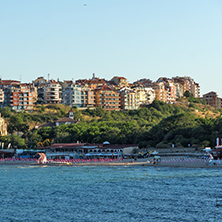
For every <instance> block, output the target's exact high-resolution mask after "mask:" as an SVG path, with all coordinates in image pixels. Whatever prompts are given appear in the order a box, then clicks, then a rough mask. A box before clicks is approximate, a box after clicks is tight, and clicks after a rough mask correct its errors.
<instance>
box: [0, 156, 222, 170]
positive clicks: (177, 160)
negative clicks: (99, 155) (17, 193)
mask: <svg viewBox="0 0 222 222" xmlns="http://www.w3.org/2000/svg"><path fill="white" fill-rule="evenodd" d="M5 164H6V165H36V166H41V165H48V166H58V165H63V166H147V167H148V166H153V167H186V168H216V167H217V168H218V167H222V161H220V160H215V161H214V163H211V164H210V162H209V160H206V159H201V158H197V157H190V158H188V157H184V156H178V157H174V156H173V157H170V156H167V157H161V159H159V160H155V161H154V159H153V158H152V157H149V158H139V159H136V160H135V159H122V158H121V159H100V160H98V159H88V160H78V159H76V160H75V159H72V160H60V161H58V160H57V161H48V162H47V163H45V164H39V163H37V160H36V159H24V158H23V159H15V158H6V159H0V165H5Z"/></svg>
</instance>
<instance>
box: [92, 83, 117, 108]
mask: <svg viewBox="0 0 222 222" xmlns="http://www.w3.org/2000/svg"><path fill="white" fill-rule="evenodd" d="M94 93H95V106H97V107H101V108H104V109H106V110H116V111H119V110H120V94H119V92H117V91H116V90H114V89H112V88H110V87H108V86H102V87H99V88H97V89H95V91H94Z"/></svg>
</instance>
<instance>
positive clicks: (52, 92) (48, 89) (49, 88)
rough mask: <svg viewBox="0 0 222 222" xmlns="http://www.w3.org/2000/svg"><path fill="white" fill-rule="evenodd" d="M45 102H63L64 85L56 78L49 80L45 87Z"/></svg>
mask: <svg viewBox="0 0 222 222" xmlns="http://www.w3.org/2000/svg"><path fill="white" fill-rule="evenodd" d="M43 91H44V102H45V103H61V101H62V87H61V85H60V84H59V83H58V82H56V81H55V80H53V79H52V80H49V81H48V82H47V83H46V85H45V86H44V87H43Z"/></svg>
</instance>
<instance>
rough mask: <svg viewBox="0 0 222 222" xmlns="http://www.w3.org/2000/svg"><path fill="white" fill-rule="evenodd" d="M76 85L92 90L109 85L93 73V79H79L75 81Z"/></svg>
mask: <svg viewBox="0 0 222 222" xmlns="http://www.w3.org/2000/svg"><path fill="white" fill-rule="evenodd" d="M75 83H76V84H82V85H84V86H88V87H89V88H90V89H91V90H94V89H97V88H98V87H101V86H104V85H107V84H108V82H107V81H106V80H105V79H100V78H97V77H95V74H94V73H93V77H92V79H88V80H87V79H79V80H76V81H75Z"/></svg>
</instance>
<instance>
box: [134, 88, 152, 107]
mask: <svg viewBox="0 0 222 222" xmlns="http://www.w3.org/2000/svg"><path fill="white" fill-rule="evenodd" d="M133 89H134V91H135V97H136V103H137V104H138V105H139V106H140V105H149V104H151V103H152V102H153V100H154V99H155V90H154V89H153V88H151V87H134V88H133Z"/></svg>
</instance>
